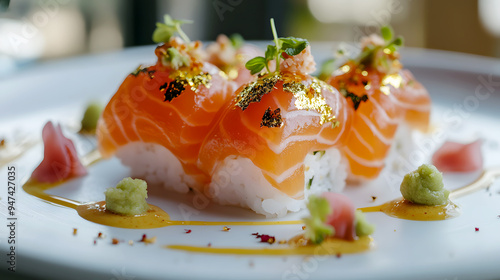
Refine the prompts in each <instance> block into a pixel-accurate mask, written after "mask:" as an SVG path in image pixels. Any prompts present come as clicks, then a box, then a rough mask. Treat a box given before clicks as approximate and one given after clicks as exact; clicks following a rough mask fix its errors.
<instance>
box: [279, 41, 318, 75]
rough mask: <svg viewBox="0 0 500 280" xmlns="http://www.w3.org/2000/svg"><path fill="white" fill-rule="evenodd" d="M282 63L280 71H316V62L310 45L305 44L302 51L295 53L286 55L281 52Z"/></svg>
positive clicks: (308, 72) (307, 72)
mask: <svg viewBox="0 0 500 280" xmlns="http://www.w3.org/2000/svg"><path fill="white" fill-rule="evenodd" d="M282 56H283V59H284V61H283V63H281V66H280V71H287V72H299V73H304V74H310V73H313V72H314V71H316V62H315V61H314V58H313V56H312V54H311V47H310V46H307V47H306V48H305V49H304V50H303V51H302V52H300V53H299V54H297V55H293V56H292V55H288V54H287V53H286V52H283V53H282Z"/></svg>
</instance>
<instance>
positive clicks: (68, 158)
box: [31, 122, 87, 183]
mask: <svg viewBox="0 0 500 280" xmlns="http://www.w3.org/2000/svg"><path fill="white" fill-rule="evenodd" d="M42 138H43V146H44V151H43V160H42V162H41V163H40V165H38V167H37V168H36V169H35V171H33V174H31V178H33V179H35V180H36V181H38V182H42V183H55V182H60V181H62V180H64V179H68V178H71V177H78V176H83V175H85V174H87V170H86V169H85V167H83V165H82V163H81V162H80V160H79V159H78V155H77V153H76V149H75V145H74V144H73V142H72V141H71V140H70V139H68V138H66V137H64V135H63V133H62V130H61V126H60V125H57V127H55V126H54V125H53V124H52V122H48V123H47V124H45V126H44V127H43V131H42Z"/></svg>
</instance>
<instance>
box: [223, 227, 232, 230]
mask: <svg viewBox="0 0 500 280" xmlns="http://www.w3.org/2000/svg"><path fill="white" fill-rule="evenodd" d="M222 230H223V231H230V230H231V228H229V227H223V228H222Z"/></svg>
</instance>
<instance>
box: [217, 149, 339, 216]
mask: <svg viewBox="0 0 500 280" xmlns="http://www.w3.org/2000/svg"><path fill="white" fill-rule="evenodd" d="M304 165H305V169H306V172H305V174H304V175H305V176H304V177H305V180H304V197H305V199H293V198H291V197H289V196H288V195H286V194H285V193H283V192H281V191H280V190H278V189H276V188H274V187H273V186H272V185H271V184H270V183H269V182H268V181H267V180H266V178H265V177H264V175H263V174H262V171H261V170H260V169H259V168H258V167H256V166H255V165H254V164H253V163H252V161H251V160H250V159H248V158H244V157H239V156H228V157H227V158H225V159H224V161H223V162H222V163H221V164H219V166H217V167H216V169H215V171H214V174H213V177H212V182H211V183H210V186H209V191H210V194H211V197H212V199H213V200H214V201H216V202H217V203H219V204H222V205H237V206H241V207H244V208H250V209H252V210H253V211H255V212H256V213H259V214H262V215H265V216H266V217H268V218H271V217H282V216H284V215H286V214H287V213H288V212H297V211H299V210H301V209H303V208H305V201H306V199H307V197H308V196H309V195H310V194H312V193H321V192H324V191H335V192H340V191H342V189H343V188H344V187H345V179H346V177H347V172H346V170H345V164H343V163H342V161H341V155H340V152H339V151H338V150H337V149H334V148H331V149H328V150H326V151H325V152H324V153H322V152H317V153H316V154H312V153H311V154H309V155H307V156H306V158H305V160H304ZM311 179H312V181H311V184H310V187H309V182H310V180H311Z"/></svg>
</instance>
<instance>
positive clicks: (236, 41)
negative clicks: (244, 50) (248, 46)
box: [229, 33, 245, 49]
mask: <svg viewBox="0 0 500 280" xmlns="http://www.w3.org/2000/svg"><path fill="white" fill-rule="evenodd" d="M229 41H231V45H232V46H233V48H235V49H239V48H241V46H243V44H245V39H244V38H243V36H241V34H239V33H234V34H232V35H231V36H230V37H229Z"/></svg>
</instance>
